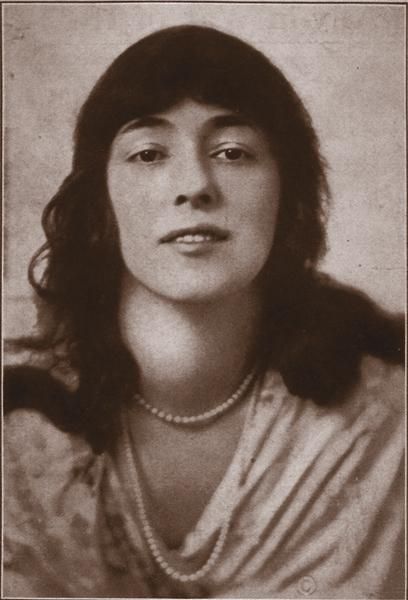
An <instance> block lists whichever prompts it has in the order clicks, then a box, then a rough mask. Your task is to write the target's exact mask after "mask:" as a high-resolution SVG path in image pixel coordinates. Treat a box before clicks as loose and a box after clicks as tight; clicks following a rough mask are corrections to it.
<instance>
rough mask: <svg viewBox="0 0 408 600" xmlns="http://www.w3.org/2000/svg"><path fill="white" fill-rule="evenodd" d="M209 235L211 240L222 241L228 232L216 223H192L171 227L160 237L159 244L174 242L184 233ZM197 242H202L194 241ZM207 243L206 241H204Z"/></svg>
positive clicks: (228, 234) (225, 238)
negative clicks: (191, 224) (179, 227)
mask: <svg viewBox="0 0 408 600" xmlns="http://www.w3.org/2000/svg"><path fill="white" fill-rule="evenodd" d="M200 234H201V235H210V236H211V237H212V238H213V239H212V240H211V242H224V241H226V240H227V239H228V238H229V237H230V232H229V231H228V230H227V229H222V228H221V227H218V226H217V225H212V224H210V223H202V224H200V225H194V227H183V228H181V229H173V230H172V231H169V233H166V235H164V236H163V237H162V238H160V243H161V244H169V243H172V242H174V241H175V240H176V239H177V238H178V237H181V236H184V235H200ZM196 243H197V244H200V243H204V242H196ZM206 243H208V241H207V242H206Z"/></svg>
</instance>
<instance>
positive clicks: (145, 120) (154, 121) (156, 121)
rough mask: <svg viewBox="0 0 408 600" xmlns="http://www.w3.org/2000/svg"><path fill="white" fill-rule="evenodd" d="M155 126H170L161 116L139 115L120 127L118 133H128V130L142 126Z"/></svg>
mask: <svg viewBox="0 0 408 600" xmlns="http://www.w3.org/2000/svg"><path fill="white" fill-rule="evenodd" d="M146 127H149V128H155V127H171V123H170V122H169V121H167V119H163V117H157V116H155V115H148V116H147V117H140V119H134V121H130V123H127V124H126V125H124V126H123V127H122V129H121V130H120V135H122V134H124V133H128V132H129V131H135V130H137V129H143V128H146Z"/></svg>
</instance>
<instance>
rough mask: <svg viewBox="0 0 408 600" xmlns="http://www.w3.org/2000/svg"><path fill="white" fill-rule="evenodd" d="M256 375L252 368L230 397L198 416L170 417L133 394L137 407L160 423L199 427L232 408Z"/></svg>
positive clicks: (169, 414)
mask: <svg viewBox="0 0 408 600" xmlns="http://www.w3.org/2000/svg"><path fill="white" fill-rule="evenodd" d="M255 375H256V368H254V369H253V370H252V371H251V372H250V373H249V374H248V375H247V376H246V377H245V379H244V380H243V381H242V383H241V385H240V386H239V388H238V389H237V390H236V391H235V392H234V393H233V394H232V396H230V397H229V398H228V399H227V400H225V401H224V402H222V404H219V405H218V406H216V407H215V408H212V409H211V410H207V411H206V412H204V413H201V414H199V415H192V416H181V415H172V414H171V413H168V412H166V411H164V410H160V409H159V408H157V407H155V406H152V405H151V404H149V402H147V401H146V400H145V399H144V398H143V397H142V396H141V395H140V394H135V399H136V401H137V403H138V405H139V406H142V407H143V408H144V409H145V410H147V411H148V412H149V413H151V414H152V415H153V416H155V417H157V418H158V419H161V420H162V421H166V422H167V423H172V424H176V425H187V426H188V425H199V424H202V423H205V422H206V421H210V420H212V419H215V418H216V417H220V416H221V415H223V414H224V413H225V412H227V410H228V409H230V408H232V407H233V406H234V405H235V404H236V403H237V402H238V401H239V400H240V399H241V398H242V397H243V395H244V394H245V392H246V391H247V390H248V388H249V386H250V384H251V383H252V381H253V379H254V378H255Z"/></svg>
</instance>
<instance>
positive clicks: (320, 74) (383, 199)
mask: <svg viewBox="0 0 408 600" xmlns="http://www.w3.org/2000/svg"><path fill="white" fill-rule="evenodd" d="M181 23H196V24H204V25H210V26H215V27H217V28H220V29H222V30H224V31H226V32H229V33H232V34H235V35H238V36H239V37H241V38H243V39H244V40H246V41H248V42H250V43H252V44H253V45H255V46H256V47H257V48H259V49H260V50H261V51H263V52H264V53H265V54H266V55H267V56H268V57H269V58H271V59H272V60H273V61H274V62H275V63H276V64H277V65H278V66H279V67H280V68H281V69H282V70H283V72H284V73H285V75H286V76H287V78H288V79H289V80H290V81H291V82H292V84H293V85H294V87H295V89H296V90H297V92H298V93H299V94H300V96H301V97H302V99H303V100H304V102H305V104H306V107H307V108H308V110H309V111H310V113H311V115H312V118H313V122H314V124H315V127H316V129H317V132H318V134H319V136H320V139H321V145H322V153H323V155H324V156H325V157H326V159H327V162H328V164H329V167H330V170H329V181H330V185H331V189H332V195H333V201H332V208H331V212H330V220H329V232H328V233H329V238H328V241H329V251H328V254H327V256H326V258H325V259H324V261H323V262H322V265H321V268H322V270H324V271H326V272H328V273H330V274H332V275H334V276H336V277H338V278H339V279H341V280H342V281H345V282H346V283H349V284H352V285H355V286H357V287H359V288H361V289H363V290H364V291H366V292H368V293H369V294H370V295H371V296H372V297H373V298H374V299H375V300H376V301H377V302H379V303H380V305H382V306H383V307H384V308H386V309H389V310H401V309H402V308H403V306H404V286H405V257H404V253H405V252H404V250H405V239H404V229H405V180H406V176H405V164H406V154H405V131H406V128H405V120H404V119H405V85H406V84H405V7H403V6H392V5H388V6H387V5H382V6H381V5H366V6H364V5H341V4H314V5H313V4H305V5H301V4H259V5H257V4H234V3H233V2H230V3H227V4H204V3H199V2H191V3H151V4H144V3H143V4H120V3H116V4H98V3H94V4H79V3H77V4H42V5H41V4H31V5H24V4H15V5H12V4H9V5H5V6H3V39H4V55H3V66H4V75H3V77H4V81H3V85H4V108H3V111H4V123H5V127H4V175H5V177H4V192H5V194H4V197H5V202H4V208H5V212H4V214H5V217H4V232H5V257H6V258H5V264H4V278H5V296H4V299H5V313H4V314H5V318H4V325H5V335H6V337H8V338H15V337H18V336H19V335H25V334H28V333H30V332H31V331H32V329H33V327H34V326H35V310H34V305H33V303H32V299H31V292H30V288H29V285H28V283H27V277H26V269H27V264H28V262H29V259H30V257H31V255H32V254H33V253H34V251H35V250H36V249H37V248H38V246H39V245H40V244H41V243H42V242H43V236H42V231H41V227H40V217H41V212H42V210H43V208H44V206H45V204H46V203H47V201H48V200H49V199H50V198H51V196H52V195H53V194H54V193H55V191H56V189H57V187H58V186H59V184H60V183H61V181H62V179H63V178H64V177H65V176H66V175H67V174H68V172H69V170H70V161H71V153H72V130H73V128H74V125H75V119H76V116H77V114H78V111H79V108H80V107H81V105H82V103H83V101H84V100H85V98H86V96H87V94H88V93H89V91H90V89H91V87H92V85H93V84H94V82H95V81H96V79H97V78H98V77H99V76H100V75H101V74H102V72H103V71H104V69H105V68H106V67H107V66H108V65H109V64H110V62H111V61H112V60H113V59H114V58H115V57H116V56H117V55H118V54H119V52H121V51H122V50H124V49H125V48H126V47H127V46H129V45H130V44H132V43H133V42H135V41H136V40H137V39H139V38H140V37H142V36H144V35H146V34H148V33H150V32H152V31H154V30H157V29H160V28H161V27H165V26H170V25H176V24H181Z"/></svg>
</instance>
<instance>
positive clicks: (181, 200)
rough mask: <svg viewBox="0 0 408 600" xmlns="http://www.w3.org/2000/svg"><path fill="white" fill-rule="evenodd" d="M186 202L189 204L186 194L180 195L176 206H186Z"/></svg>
mask: <svg viewBox="0 0 408 600" xmlns="http://www.w3.org/2000/svg"><path fill="white" fill-rule="evenodd" d="M185 202H187V196H184V194H180V195H179V196H177V198H176V206H180V204H184V203H185Z"/></svg>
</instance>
